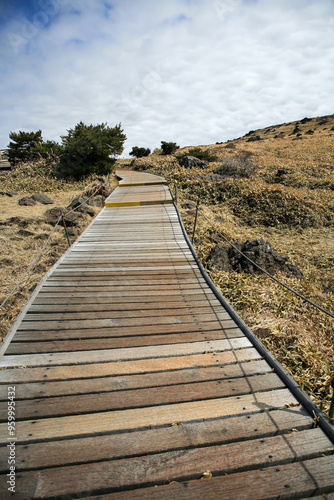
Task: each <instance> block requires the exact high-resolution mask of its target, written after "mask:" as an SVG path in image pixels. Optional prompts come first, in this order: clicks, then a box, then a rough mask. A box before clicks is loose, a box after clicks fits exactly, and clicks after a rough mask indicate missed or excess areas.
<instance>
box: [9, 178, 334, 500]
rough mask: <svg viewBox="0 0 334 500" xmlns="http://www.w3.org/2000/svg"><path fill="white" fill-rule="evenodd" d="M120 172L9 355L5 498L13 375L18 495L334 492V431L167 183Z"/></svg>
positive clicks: (18, 328)
mask: <svg viewBox="0 0 334 500" xmlns="http://www.w3.org/2000/svg"><path fill="white" fill-rule="evenodd" d="M118 175H119V176H122V178H123V181H122V182H121V183H120V185H121V186H122V187H119V188H118V190H116V191H115V192H114V193H113V195H112V197H114V198H113V199H114V200H117V201H114V203H115V206H114V207H113V206H112V207H111V208H105V209H104V210H103V211H102V212H101V213H100V215H99V216H98V217H97V218H96V220H95V221H94V223H93V225H92V226H91V227H90V229H89V230H88V231H87V232H85V233H84V235H83V236H82V237H81V238H79V240H78V241H77V242H76V243H75V245H74V246H73V247H72V248H71V249H70V251H69V252H68V253H67V254H66V256H65V257H64V258H63V259H61V260H60V261H59V263H58V265H57V266H56V267H55V268H54V269H53V272H52V274H51V275H50V276H48V277H47V279H46V280H45V281H44V282H43V283H42V286H41V287H40V289H39V291H38V293H36V294H35V295H33V297H32V299H31V300H30V302H29V304H28V306H27V308H26V310H25V312H24V314H23V315H22V317H21V318H19V320H18V322H17V323H16V325H15V327H14V329H13V332H12V333H11V335H13V337H12V338H11V342H10V343H9V345H8V347H7V349H6V352H5V353H4V355H3V357H2V359H1V361H0V367H1V368H2V370H1V372H0V373H1V384H0V469H1V470H0V474H1V475H0V478H1V479H0V497H1V498H11V496H10V495H9V492H8V490H7V487H8V484H7V476H6V474H7V473H8V463H7V461H8V448H7V444H8V442H9V440H8V437H9V436H8V427H7V398H8V387H13V386H14V387H15V396H16V398H15V403H16V404H15V411H16V415H15V417H16V434H15V438H16V439H15V443H16V467H17V469H16V493H15V496H14V497H13V498H17V499H31V498H41V499H42V498H53V499H56V498H83V497H89V498H91V499H93V498H95V499H97V498H99V499H105V500H107V499H110V500H111V499H114V498H115V499H117V498H120V499H121V498H124V499H128V498H129V499H130V498H138V499H139V498H143V499H147V498H166V499H168V500H170V499H172V500H173V499H182V498H184V499H189V498H194V499H195V498H200V499H201V500H202V498H203V496H206V497H207V498H210V499H211V498H212V499H221V498H228V499H234V498H245V499H246V498H247V499H248V498H252V499H257V498H278V497H280V498H309V497H310V496H318V498H323V499H326V498H328V499H331V498H333V492H334V474H333V470H334V455H333V443H332V442H330V441H329V439H328V438H327V437H326V436H325V434H324V433H323V431H322V430H321V429H318V428H314V427H315V425H314V420H313V416H312V415H310V414H308V412H307V411H306V409H305V408H303V407H302V406H301V405H300V404H299V403H298V401H297V400H296V399H295V397H294V396H293V395H292V393H291V392H290V390H289V389H288V388H287V387H286V386H285V385H284V383H283V382H282V380H281V379H280V378H279V377H278V376H277V374H276V373H274V371H273V370H272V368H271V367H270V366H269V364H268V363H267V361H266V360H264V359H263V358H262V356H261V355H260V353H259V352H258V351H257V350H256V349H255V348H254V346H253V345H252V343H251V342H250V341H249V340H248V339H247V338H246V337H245V336H244V334H243V332H242V330H241V329H240V328H239V327H238V325H237V324H236V323H235V322H234V320H233V319H232V318H231V317H230V315H229V314H228V313H227V312H226V311H225V310H224V308H223V307H222V306H221V304H220V302H219V301H218V300H217V298H216V296H215V295H214V293H213V292H212V291H211V289H210V288H209V287H208V285H207V284H206V282H205V280H204V279H203V276H202V274H201V273H200V271H199V269H198V267H197V265H196V262H195V260H194V259H193V257H192V253H191V252H190V250H189V248H188V245H187V243H186V241H185V239H184V237H183V234H182V231H181V227H180V225H179V222H178V217H177V214H176V211H175V209H174V207H173V206H172V205H170V204H167V205H166V204H164V202H165V201H166V200H167V198H166V196H167V195H166V193H168V196H170V194H169V192H168V188H167V186H166V185H165V181H164V180H163V179H161V178H159V177H157V176H151V175H149V174H142V173H139V172H128V173H127V172H125V171H119V172H118ZM144 184H145V185H144ZM131 185H132V186H131ZM133 201H134V202H135V204H134V205H133V206H131V202H133ZM168 201H171V198H170V199H169V200H168ZM142 202H143V203H142ZM147 202H148V203H149V205H148V206H140V205H142V204H145V203H147ZM112 203H113V202H112ZM122 203H123V204H124V206H122ZM150 203H153V204H152V205H150ZM211 476H212V477H211Z"/></svg>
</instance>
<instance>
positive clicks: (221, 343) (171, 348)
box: [0, 337, 251, 367]
mask: <svg viewBox="0 0 334 500" xmlns="http://www.w3.org/2000/svg"><path fill="white" fill-rule="evenodd" d="M245 347H251V343H250V342H249V340H248V339H246V338H242V337H241V338H237V339H222V340H211V341H210V340H207V341H205V342H192V343H189V344H188V343H186V344H176V345H162V346H158V347H156V346H147V347H134V348H133V349H127V348H125V349H105V350H100V351H82V352H71V353H51V354H23V355H21V356H20V355H8V356H4V358H3V359H2V360H1V362H0V366H1V367H10V366H12V367H14V366H15V367H18V366H55V365H66V364H77V363H81V364H84V363H94V362H100V363H101V362H105V361H115V362H118V361H120V360H131V359H149V358H156V357H165V356H185V355H187V354H199V353H202V354H203V353H204V352H209V351H210V352H214V351H224V350H231V349H242V348H245Z"/></svg>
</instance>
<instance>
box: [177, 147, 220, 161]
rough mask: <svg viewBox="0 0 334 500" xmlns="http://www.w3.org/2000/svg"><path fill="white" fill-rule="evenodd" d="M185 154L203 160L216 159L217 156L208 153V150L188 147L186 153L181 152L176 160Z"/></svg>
mask: <svg viewBox="0 0 334 500" xmlns="http://www.w3.org/2000/svg"><path fill="white" fill-rule="evenodd" d="M185 156H194V157H195V158H198V159H199V160H203V161H217V156H214V155H212V154H211V153H210V151H208V150H206V151H204V150H203V149H201V148H192V149H189V151H188V152H187V153H181V154H180V155H178V156H177V158H178V160H181V158H184V157H185Z"/></svg>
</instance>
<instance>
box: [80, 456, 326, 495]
mask: <svg viewBox="0 0 334 500" xmlns="http://www.w3.org/2000/svg"><path fill="white" fill-rule="evenodd" d="M203 472H204V471H203ZM332 491H334V487H333V455H330V456H325V457H321V458H315V459H314V460H305V461H302V462H294V463H289V464H283V465H279V466H277V465H276V466H272V467H266V468H260V469H257V470H250V471H246V472H239V473H235V474H231V475H225V476H218V477H213V478H212V479H210V480H207V481H206V480H198V479H195V480H190V481H186V482H182V483H177V482H175V483H174V482H173V484H167V485H164V486H155V487H153V488H143V489H138V490H137V489H136V490H134V491H126V492H120V491H118V492H117V493H114V494H113V493H111V494H106V495H99V496H98V497H96V496H90V497H88V498H87V500H93V499H95V500H98V499H99V500H114V499H116V498H117V499H119V500H121V499H132V498H136V499H137V500H140V499H143V500H144V499H145V500H146V499H147V498H150V499H155V500H170V499H171V498H177V499H178V500H189V499H191V500H202V499H203V498H209V499H210V500H211V499H212V500H221V499H222V498H231V499H232V498H238V499H245V500H246V499H252V500H267V499H269V498H270V499H273V498H311V497H312V498H313V496H314V495H317V494H321V493H325V498H326V497H327V496H328V494H327V493H326V492H329V493H330V492H332ZM331 496H333V495H332V494H331V493H330V498H331Z"/></svg>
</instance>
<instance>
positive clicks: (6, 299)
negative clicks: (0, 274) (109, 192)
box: [0, 183, 105, 309]
mask: <svg viewBox="0 0 334 500" xmlns="http://www.w3.org/2000/svg"><path fill="white" fill-rule="evenodd" d="M103 186H105V183H104V184H100V186H99V187H98V188H97V190H96V191H95V192H94V193H93V194H92V195H91V196H90V197H89V198H87V200H85V201H84V202H82V203H80V205H78V206H77V207H75V208H74V209H72V210H70V211H69V212H66V214H64V215H63V214H61V215H60V216H59V219H58V220H57V222H56V224H55V226H54V228H53V229H52V231H51V233H50V236H49V238H48V239H47V241H46V242H45V243H44V245H43V247H42V249H41V250H40V252H39V253H38V255H37V257H35V259H34V260H33V262H32V263H31V264H30V266H29V267H28V269H27V270H26V272H25V273H24V275H23V276H22V278H21V279H20V281H19V282H18V283H17V284H16V285H15V287H14V288H13V290H12V291H11V292H10V293H9V294H8V295H7V297H6V298H5V300H4V301H3V302H2V303H1V304H0V309H1V308H2V307H3V306H4V305H5V304H6V303H7V302H8V299H9V298H10V297H11V296H12V295H13V293H14V292H15V290H17V288H18V287H19V286H20V284H21V283H22V281H23V280H24V278H25V277H26V276H27V274H28V273H29V271H30V270H31V269H32V268H33V267H34V265H35V264H36V262H37V261H38V259H39V258H40V256H41V255H42V253H43V251H44V249H45V247H46V246H47V245H48V243H49V241H50V240H51V237H52V235H53V233H54V232H55V230H56V228H57V226H58V224H59V222H60V220H61V219H62V217H66V216H67V215H69V214H71V213H72V212H74V211H75V210H77V209H78V208H80V207H81V206H82V205H84V204H85V203H87V201H89V200H90V199H91V198H93V196H95V194H96V193H97V192H98V191H99V189H101V188H102V187H103Z"/></svg>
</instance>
